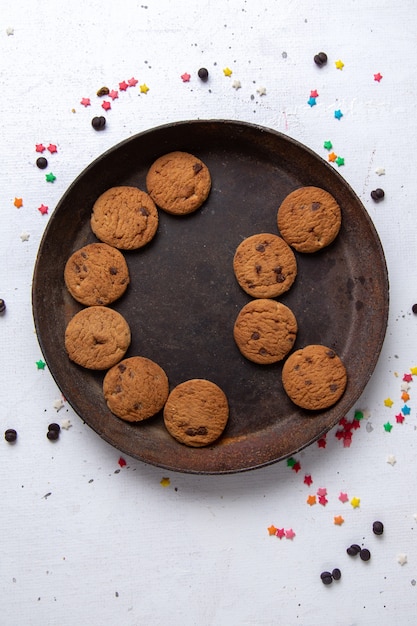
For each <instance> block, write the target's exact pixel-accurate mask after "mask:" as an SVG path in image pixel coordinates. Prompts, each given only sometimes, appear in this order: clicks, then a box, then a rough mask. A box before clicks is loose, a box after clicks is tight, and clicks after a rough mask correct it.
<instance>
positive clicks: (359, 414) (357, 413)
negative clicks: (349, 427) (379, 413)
mask: <svg viewBox="0 0 417 626" xmlns="http://www.w3.org/2000/svg"><path fill="white" fill-rule="evenodd" d="M363 418H364V414H363V411H358V410H357V411H355V414H354V416H353V419H354V420H356V421H357V422H360V421H361V420H363Z"/></svg>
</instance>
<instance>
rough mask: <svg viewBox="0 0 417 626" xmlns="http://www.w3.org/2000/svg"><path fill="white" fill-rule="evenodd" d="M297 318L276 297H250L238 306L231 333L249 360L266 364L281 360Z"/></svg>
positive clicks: (291, 342) (291, 340) (290, 346)
mask: <svg viewBox="0 0 417 626" xmlns="http://www.w3.org/2000/svg"><path fill="white" fill-rule="evenodd" d="M297 330H298V328H297V320H296V319H295V315H294V313H293V312H292V311H291V309H289V308H288V307H287V306H285V305H284V304H282V303H281V302H277V301H276V300H270V299H266V298H259V299H257V300H251V302H248V304H245V306H244V307H243V308H242V309H241V310H240V312H239V314H238V316H237V318H236V321H235V325H234V328H233V336H234V338H235V341H236V344H237V347H238V348H239V350H240V352H241V353H242V354H243V356H245V357H246V358H247V359H249V360H250V361H253V362H254V363H259V364H261V365H266V364H269V363H276V362H278V361H281V360H282V359H283V358H284V357H285V356H286V355H287V354H288V352H289V351H290V350H291V348H292V347H293V345H294V342H295V339H296V336H297Z"/></svg>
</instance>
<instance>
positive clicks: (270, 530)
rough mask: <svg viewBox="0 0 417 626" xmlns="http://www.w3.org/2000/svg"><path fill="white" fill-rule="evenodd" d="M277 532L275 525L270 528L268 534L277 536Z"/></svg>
mask: <svg viewBox="0 0 417 626" xmlns="http://www.w3.org/2000/svg"><path fill="white" fill-rule="evenodd" d="M276 532H277V529H276V528H275V526H274V525H273V524H272V526H269V528H268V533H269V534H270V535H275V533H276Z"/></svg>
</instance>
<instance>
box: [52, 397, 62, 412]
mask: <svg viewBox="0 0 417 626" xmlns="http://www.w3.org/2000/svg"><path fill="white" fill-rule="evenodd" d="M63 406H64V402H63V400H61V398H58V399H57V400H55V402H54V409H56V410H57V411H59V410H60V409H62V407H63Z"/></svg>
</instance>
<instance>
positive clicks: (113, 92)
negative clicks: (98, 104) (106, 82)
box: [109, 89, 119, 100]
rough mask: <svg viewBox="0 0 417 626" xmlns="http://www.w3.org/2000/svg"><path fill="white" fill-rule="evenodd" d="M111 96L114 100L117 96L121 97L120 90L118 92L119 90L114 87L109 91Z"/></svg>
mask: <svg viewBox="0 0 417 626" xmlns="http://www.w3.org/2000/svg"><path fill="white" fill-rule="evenodd" d="M109 96H110V98H111V99H112V100H116V98H118V97H119V92H118V91H115V89H112V90H111V91H110V92H109Z"/></svg>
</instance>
